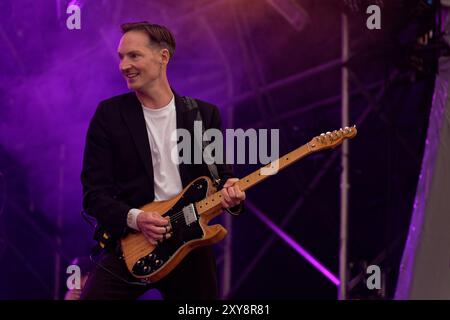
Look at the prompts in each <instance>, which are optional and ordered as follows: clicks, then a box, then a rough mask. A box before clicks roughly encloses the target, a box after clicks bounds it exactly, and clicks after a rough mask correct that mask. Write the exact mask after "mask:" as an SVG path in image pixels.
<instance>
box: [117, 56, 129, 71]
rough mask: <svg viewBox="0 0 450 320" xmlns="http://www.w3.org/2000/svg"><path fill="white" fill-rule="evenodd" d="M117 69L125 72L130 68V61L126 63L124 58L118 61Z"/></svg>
mask: <svg viewBox="0 0 450 320" xmlns="http://www.w3.org/2000/svg"><path fill="white" fill-rule="evenodd" d="M119 69H120V71H121V72H125V71H127V70H129V69H131V65H130V63H128V62H127V61H125V59H123V60H122V61H121V62H120V63H119Z"/></svg>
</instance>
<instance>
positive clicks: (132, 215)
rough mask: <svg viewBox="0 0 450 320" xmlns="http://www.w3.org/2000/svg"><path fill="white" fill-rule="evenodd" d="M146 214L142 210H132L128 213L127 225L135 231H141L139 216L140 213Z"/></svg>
mask: <svg viewBox="0 0 450 320" xmlns="http://www.w3.org/2000/svg"><path fill="white" fill-rule="evenodd" d="M141 212H144V211H142V210H139V209H130V211H128V215H127V225H128V226H129V227H130V228H131V229H134V230H137V231H140V230H139V228H138V226H137V217H138V215H139V213H141Z"/></svg>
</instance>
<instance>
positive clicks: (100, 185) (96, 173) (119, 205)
mask: <svg viewBox="0 0 450 320" xmlns="http://www.w3.org/2000/svg"><path fill="white" fill-rule="evenodd" d="M106 107H107V106H106V105H104V104H102V103H100V105H99V106H98V108H97V110H96V112H95V114H94V117H93V118H92V120H91V122H90V125H89V129H88V131H87V135H86V144H85V149H84V156H83V168H82V171H81V183H82V186H83V208H84V210H85V211H86V212H87V213H88V214H89V215H91V216H93V217H95V218H96V219H97V222H98V223H99V225H100V226H101V227H102V228H103V229H104V230H105V231H107V232H108V233H109V234H110V235H112V236H113V237H115V238H120V237H121V236H122V235H124V233H125V232H126V230H127V223H126V221H127V215H128V211H129V210H130V209H131V207H130V206H128V205H127V204H125V203H124V202H122V201H119V200H117V190H115V186H114V174H113V170H114V168H113V153H112V148H111V140H110V139H111V135H110V134H109V131H108V127H107V121H106V117H105V111H106V110H105V109H106Z"/></svg>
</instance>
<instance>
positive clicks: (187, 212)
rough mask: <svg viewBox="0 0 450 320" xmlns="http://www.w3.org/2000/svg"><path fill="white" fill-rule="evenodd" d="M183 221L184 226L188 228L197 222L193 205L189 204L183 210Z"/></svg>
mask: <svg viewBox="0 0 450 320" xmlns="http://www.w3.org/2000/svg"><path fill="white" fill-rule="evenodd" d="M183 215H184V221H185V222H186V225H187V226H189V225H191V224H192V223H194V222H195V221H197V214H196V213H195V207H194V204H192V203H191V204H190V205H188V206H186V207H184V208H183Z"/></svg>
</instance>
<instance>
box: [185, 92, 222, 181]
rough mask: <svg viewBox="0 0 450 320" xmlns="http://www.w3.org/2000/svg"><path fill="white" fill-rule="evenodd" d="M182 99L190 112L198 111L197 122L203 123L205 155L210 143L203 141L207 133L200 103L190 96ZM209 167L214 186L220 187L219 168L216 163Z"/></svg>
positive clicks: (203, 149) (203, 148)
mask: <svg viewBox="0 0 450 320" xmlns="http://www.w3.org/2000/svg"><path fill="white" fill-rule="evenodd" d="M182 98H183V101H184V102H185V104H186V106H187V108H188V109H189V110H195V109H196V110H197V117H196V119H195V121H200V122H201V123H202V155H203V152H204V151H205V148H206V146H207V145H208V143H207V142H206V141H205V140H203V134H204V132H205V127H204V126H203V120H202V115H201V114H200V109H199V108H198V103H197V101H196V100H195V99H193V98H191V97H188V96H184V97H182ZM207 166H208V170H209V173H210V175H211V177H212V178H213V182H214V186H215V187H218V186H219V185H220V177H219V172H218V171H217V166H216V165H215V164H214V163H211V164H207Z"/></svg>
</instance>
